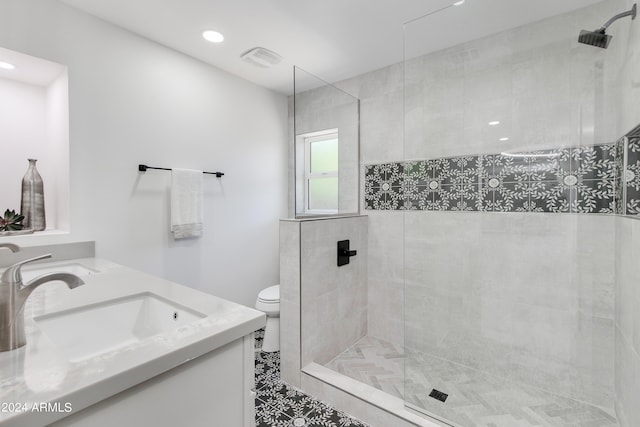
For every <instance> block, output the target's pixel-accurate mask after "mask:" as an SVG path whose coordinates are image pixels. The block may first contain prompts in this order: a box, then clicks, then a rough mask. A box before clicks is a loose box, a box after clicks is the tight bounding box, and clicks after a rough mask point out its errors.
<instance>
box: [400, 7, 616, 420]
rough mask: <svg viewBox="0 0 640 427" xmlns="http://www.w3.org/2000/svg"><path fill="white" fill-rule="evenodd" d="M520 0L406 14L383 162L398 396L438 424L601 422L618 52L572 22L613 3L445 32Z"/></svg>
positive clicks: (608, 336) (608, 353)
mask: <svg viewBox="0 0 640 427" xmlns="http://www.w3.org/2000/svg"><path fill="white" fill-rule="evenodd" d="M458 3H459V2H458ZM529 3H530V2H524V1H511V2H496V1H491V0H474V1H468V2H466V3H464V4H458V5H451V6H447V7H445V8H443V9H440V10H438V11H436V12H434V13H432V14H429V15H426V16H423V17H421V18H418V19H415V20H413V21H411V22H408V23H407V24H406V25H405V41H404V52H405V60H404V133H405V136H404V161H402V162H399V163H396V164H391V165H390V166H389V167H391V168H394V170H397V171H398V173H399V176H400V179H401V180H402V185H401V186H399V190H398V191H401V192H402V194H401V195H400V197H398V198H397V200H398V201H397V206H395V207H394V208H395V209H398V210H403V211H404V219H403V221H404V265H405V269H404V275H405V276H404V281H405V287H404V293H405V294H404V298H405V307H404V319H405V328H404V334H405V336H404V342H405V349H404V350H405V379H404V400H405V404H406V406H407V407H408V408H410V409H412V410H415V411H417V412H419V413H423V414H427V415H428V416H431V417H434V418H437V419H439V420H442V421H444V422H446V423H448V424H451V425H454V426H463V427H474V426H500V427H502V426H504V427H515V426H538V425H543V426H568V425H571V426H574V425H575V426H578V425H581V426H582V425H585V426H586V425H593V426H596V425H597V426H616V425H617V423H616V419H615V412H614V397H615V392H614V383H613V381H614V354H613V351H614V272H613V268H614V264H615V263H614V258H613V257H614V255H613V254H614V242H613V236H614V234H615V233H614V221H613V216H612V215H611V214H614V213H617V212H618V210H619V204H620V197H619V189H620V172H619V171H620V168H619V167H618V164H619V163H620V162H621V154H622V146H621V143H616V140H617V137H616V130H615V111H616V109H615V105H614V104H613V101H614V94H615V89H616V85H615V81H616V72H617V70H616V67H615V66H613V64H614V60H615V58H616V55H618V53H619V51H617V49H621V46H617V47H616V46H614V45H613V44H612V46H611V47H610V48H609V49H608V50H605V49H598V48H594V47H592V46H587V45H583V44H579V43H578V33H579V30H580V29H582V28H591V27H597V26H598V25H599V24H598V21H600V20H602V18H606V17H608V16H610V15H612V14H614V13H617V12H619V11H620V10H619V9H620V7H621V2H618V1H604V2H601V3H597V4H594V5H591V6H589V7H586V8H583V9H578V10H574V11H569V12H567V13H564V14H560V15H554V16H551V17H546V18H544V19H541V20H539V21H537V22H534V23H530V24H525V25H519V26H514V25H512V24H510V23H508V22H492V25H496V30H497V31H496V32H494V33H493V34H492V35H490V36H484V37H479V38H476V39H472V40H470V41H469V40H464V41H460V40H456V38H459V36H458V34H452V33H453V32H452V31H450V30H448V29H452V28H453V29H455V28H462V27H465V28H476V27H481V26H482V24H481V23H479V21H480V20H479V19H478V18H479V17H486V16H487V15H488V14H490V12H491V11H492V10H495V11H500V9H496V7H498V6H500V7H504V8H507V9H508V10H506V11H505V10H504V9H502V12H503V13H504V15H509V14H510V13H513V14H514V15H513V16H516V15H515V14H517V13H518V12H517V11H518V9H519V8H520V9H521V11H525V10H526V9H527V4H529ZM500 26H502V27H500ZM498 29H499V31H498ZM450 35H451V39H450V40H448V41H447V42H443V41H442V39H443V38H445V39H446V38H448V37H449V36H450ZM434 49H435V50H434Z"/></svg>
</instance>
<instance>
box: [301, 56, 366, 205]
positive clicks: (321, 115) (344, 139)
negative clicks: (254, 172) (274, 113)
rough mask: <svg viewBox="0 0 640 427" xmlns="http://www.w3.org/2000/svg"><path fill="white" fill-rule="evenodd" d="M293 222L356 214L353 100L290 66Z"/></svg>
mask: <svg viewBox="0 0 640 427" xmlns="http://www.w3.org/2000/svg"><path fill="white" fill-rule="evenodd" d="M294 85H295V87H294V91H295V93H294V97H293V98H294V108H293V111H294V115H293V116H294V135H295V141H294V153H295V154H294V158H295V168H294V169H295V215H296V218H302V217H305V216H314V215H330V214H349V213H358V212H359V204H358V200H359V189H360V186H359V180H358V170H359V169H358V167H359V166H358V165H359V156H360V151H359V137H360V136H359V125H360V116H359V114H360V106H359V101H358V99H357V98H355V97H353V96H351V95H349V94H348V93H346V92H344V91H342V90H340V89H338V88H337V87H335V86H333V85H331V84H329V83H327V82H325V81H323V80H321V79H319V78H318V77H316V76H314V75H312V74H310V73H307V72H306V71H304V70H302V69H300V68H298V67H294Z"/></svg>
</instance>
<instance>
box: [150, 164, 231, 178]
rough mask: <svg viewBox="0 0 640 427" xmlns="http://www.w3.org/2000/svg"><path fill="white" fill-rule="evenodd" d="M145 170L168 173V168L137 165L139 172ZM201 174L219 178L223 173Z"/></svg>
mask: <svg viewBox="0 0 640 427" xmlns="http://www.w3.org/2000/svg"><path fill="white" fill-rule="evenodd" d="M147 169H157V170H162V171H170V170H171V169H170V168H157V167H155V166H147V165H138V171H139V172H146V171H147ZM202 173H206V174H209V175H215V176H216V177H217V178H221V177H222V176H223V175H224V173H222V172H202Z"/></svg>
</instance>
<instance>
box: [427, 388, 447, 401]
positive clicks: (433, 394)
mask: <svg viewBox="0 0 640 427" xmlns="http://www.w3.org/2000/svg"><path fill="white" fill-rule="evenodd" d="M429 397H433V398H434V399H437V400H439V401H440V402H444V401H445V400H447V397H449V395H448V394H447V393H443V392H441V391H440V390H436V389H435V388H434V389H433V390H431V393H429Z"/></svg>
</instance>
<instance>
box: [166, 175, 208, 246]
mask: <svg viewBox="0 0 640 427" xmlns="http://www.w3.org/2000/svg"><path fill="white" fill-rule="evenodd" d="M202 218H203V213H202V171H197V170H192V169H172V170H171V232H172V233H173V238H174V239H184V238H187V237H199V236H201V235H202Z"/></svg>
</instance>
